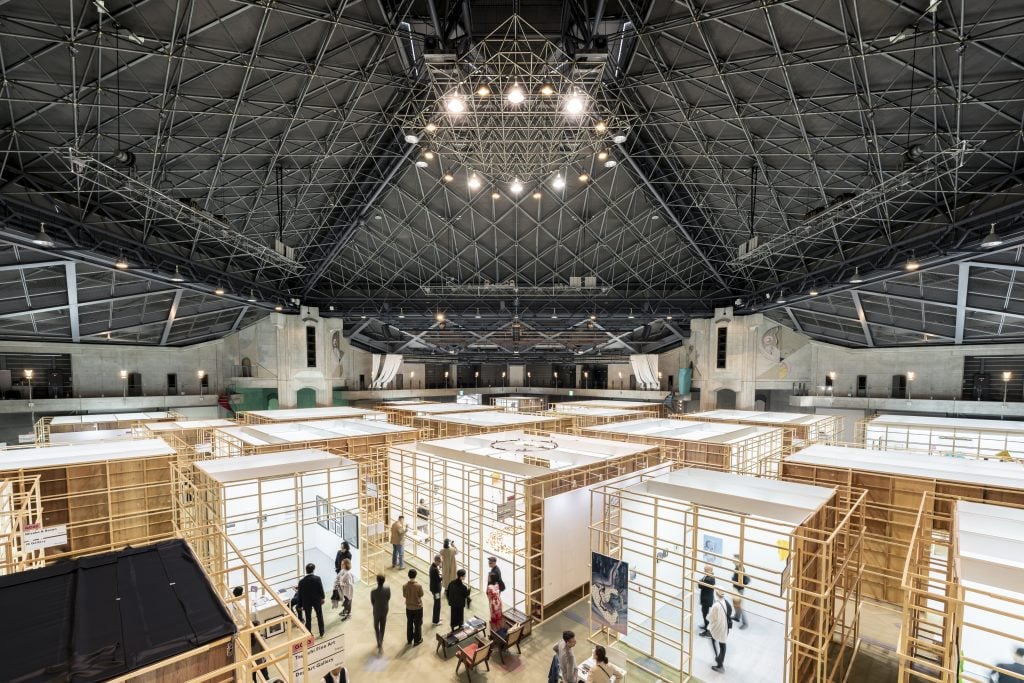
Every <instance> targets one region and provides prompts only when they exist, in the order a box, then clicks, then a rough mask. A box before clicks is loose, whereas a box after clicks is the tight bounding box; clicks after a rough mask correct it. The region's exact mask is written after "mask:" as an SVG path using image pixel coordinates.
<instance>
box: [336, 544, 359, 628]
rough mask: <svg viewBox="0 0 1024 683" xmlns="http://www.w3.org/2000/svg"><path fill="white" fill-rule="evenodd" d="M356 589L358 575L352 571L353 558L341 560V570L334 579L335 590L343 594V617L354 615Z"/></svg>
mask: <svg viewBox="0 0 1024 683" xmlns="http://www.w3.org/2000/svg"><path fill="white" fill-rule="evenodd" d="M355 589H356V575H355V574H353V573H352V560H349V559H344V560H342V561H341V571H340V572H338V576H337V577H335V579H334V590H336V591H338V595H340V596H341V619H342V621H344V620H345V619H348V618H349V617H350V616H352V596H353V595H354V594H355Z"/></svg>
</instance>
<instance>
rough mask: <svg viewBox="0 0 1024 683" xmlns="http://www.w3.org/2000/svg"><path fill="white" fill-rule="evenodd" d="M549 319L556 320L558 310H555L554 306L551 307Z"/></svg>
mask: <svg viewBox="0 0 1024 683" xmlns="http://www.w3.org/2000/svg"><path fill="white" fill-rule="evenodd" d="M551 319H552V320H558V311H557V310H555V309H554V308H552V309H551Z"/></svg>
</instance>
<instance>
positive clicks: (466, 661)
mask: <svg viewBox="0 0 1024 683" xmlns="http://www.w3.org/2000/svg"><path fill="white" fill-rule="evenodd" d="M455 658H456V659H458V660H459V661H458V663H456V665H455V675H456V676H458V675H459V667H460V666H463V665H465V667H466V678H467V679H468V680H473V669H475V668H476V667H478V666H479V665H481V664H483V665H484V666H485V667H486V668H487V670H488V671H490V670H491V665H490V664H488V663H487V662H488V660H489V659H490V658H491V643H489V642H485V641H484V640H482V639H481V638H479V637H477V638H474V639H473V642H471V643H469V644H468V645H466V647H462V646H459V648H458V651H457V652H456V653H455Z"/></svg>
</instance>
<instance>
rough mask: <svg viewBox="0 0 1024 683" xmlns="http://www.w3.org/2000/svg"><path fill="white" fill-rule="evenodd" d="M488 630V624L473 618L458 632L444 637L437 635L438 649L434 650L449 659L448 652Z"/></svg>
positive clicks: (478, 618)
mask: <svg viewBox="0 0 1024 683" xmlns="http://www.w3.org/2000/svg"><path fill="white" fill-rule="evenodd" d="M485 630H487V622H486V621H484V620H483V619H481V618H480V617H473V618H472V619H470V620H469V621H467V622H466V623H465V624H463V626H462V628H460V629H459V630H458V631H452V632H451V633H446V634H444V635H442V634H440V633H438V634H436V635H435V637H436V638H437V647H436V648H434V651H435V652H438V653H440V654H441V655H442V656H443V657H444V658H445V659H448V650H449V649H451V648H454V647H456V646H458V645H461V644H462V643H464V642H466V641H467V640H472V639H473V638H476V637H477V635H479V634H481V633H483V632H484V631H485Z"/></svg>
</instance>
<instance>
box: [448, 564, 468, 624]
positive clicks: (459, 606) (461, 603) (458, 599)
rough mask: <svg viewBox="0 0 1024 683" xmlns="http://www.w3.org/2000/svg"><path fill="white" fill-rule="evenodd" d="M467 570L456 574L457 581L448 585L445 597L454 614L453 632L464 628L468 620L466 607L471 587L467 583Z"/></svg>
mask: <svg viewBox="0 0 1024 683" xmlns="http://www.w3.org/2000/svg"><path fill="white" fill-rule="evenodd" d="M465 578H466V570H465V569H460V570H459V571H457V572H455V580H454V581H452V582H451V583H449V584H448V588H446V589H445V596H446V597H447V598H448V606H449V607H450V608H451V612H452V631H457V630H458V629H460V628H462V624H463V622H464V621H465V620H466V605H467V604H468V603H469V586H467V585H466V583H465Z"/></svg>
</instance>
